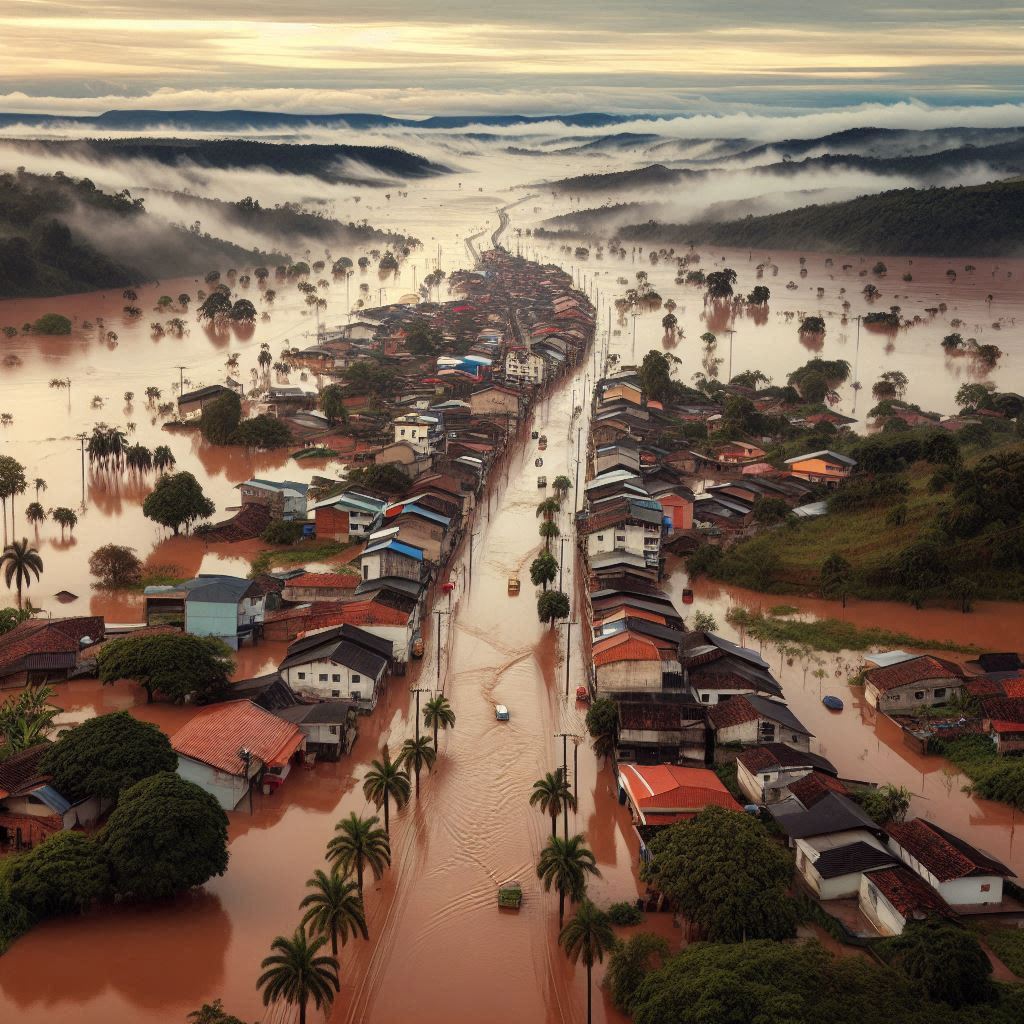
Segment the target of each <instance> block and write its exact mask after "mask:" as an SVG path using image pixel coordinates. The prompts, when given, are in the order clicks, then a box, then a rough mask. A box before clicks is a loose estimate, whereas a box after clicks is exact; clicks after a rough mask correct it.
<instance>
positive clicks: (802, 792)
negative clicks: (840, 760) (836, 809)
mask: <svg viewBox="0 0 1024 1024" xmlns="http://www.w3.org/2000/svg"><path fill="white" fill-rule="evenodd" d="M789 791H790V793H792V794H793V796H795V797H796V798H797V800H799V801H800V803H802V804H803V805H804V807H807V808H811V807H813V806H814V805H815V804H816V803H817V802H818V801H819V800H820V799H821V798H822V797H823V796H825V795H826V794H827V793H841V794H842V795H843V796H849V795H850V791H849V790H848V789H847V788H846V787H845V786H844V785H843V784H842V783H841V782H840V781H839V780H838V779H834V778H832V776H831V775H826V774H825V773H824V772H811V773H810V774H809V775H805V776H804V777H803V778H802V779H798V780H797V781H796V782H792V783H790V785H789Z"/></svg>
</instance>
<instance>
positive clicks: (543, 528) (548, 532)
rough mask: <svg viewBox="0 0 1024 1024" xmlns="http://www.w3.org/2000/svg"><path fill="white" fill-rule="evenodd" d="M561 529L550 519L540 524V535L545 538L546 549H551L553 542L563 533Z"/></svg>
mask: <svg viewBox="0 0 1024 1024" xmlns="http://www.w3.org/2000/svg"><path fill="white" fill-rule="evenodd" d="M561 532H562V531H561V530H559V528H558V524H557V523H554V522H552V521H551V520H550V519H545V520H544V522H542V523H541V524H540V535H541V537H543V538H544V550H545V551H550V550H551V542H552V541H553V540H554V539H555V538H556V537H558V536H559V535H560V534H561Z"/></svg>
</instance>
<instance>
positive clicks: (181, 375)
mask: <svg viewBox="0 0 1024 1024" xmlns="http://www.w3.org/2000/svg"><path fill="white" fill-rule="evenodd" d="M185 369H186V367H184V366H178V367H177V370H178V397H179V398H181V396H182V395H183V394H184V393H185Z"/></svg>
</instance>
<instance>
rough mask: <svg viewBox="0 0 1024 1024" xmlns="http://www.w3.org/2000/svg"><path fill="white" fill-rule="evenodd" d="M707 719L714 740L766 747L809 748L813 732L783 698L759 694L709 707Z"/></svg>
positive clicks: (740, 697) (747, 695) (731, 698)
mask: <svg viewBox="0 0 1024 1024" xmlns="http://www.w3.org/2000/svg"><path fill="white" fill-rule="evenodd" d="M708 722H709V723H710V725H711V728H712V730H713V731H714V734H715V743H716V744H720V743H741V744H743V745H744V746H748V745H749V746H763V745H764V744H765V743H785V744H786V745H787V746H791V747H796V748H797V749H798V750H810V748H811V736H812V735H813V734H812V733H811V731H810V730H809V729H808V728H807V727H806V726H805V725H803V723H802V722H801V721H800V720H799V719H798V718H797V717H796V715H794V714H793V712H792V711H790V710H789V708H788V707H787V706H786V705H785V704H783V703H782V702H781V701H776V700H768V699H767V698H766V697H762V696H760V694H756V693H747V694H741V695H740V696H737V697H730V698H729V699H728V700H727V701H722V702H720V703H718V704H715V705H714V706H713V707H711V708H708Z"/></svg>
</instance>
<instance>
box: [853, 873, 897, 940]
mask: <svg viewBox="0 0 1024 1024" xmlns="http://www.w3.org/2000/svg"><path fill="white" fill-rule="evenodd" d="M858 903H859V905H860V909H861V912H862V913H863V914H864V916H865V917H866V918H867V919H868V920H869V921H870V922H871V923H872V924H873V925H874V926H875V928H877V929H878V931H879V933H880V934H881V935H902V934H903V928H904V927H905V925H906V923H907V922H906V919H905V918H904V917H903V915H902V914H900V912H899V911H898V910H897V909H896V908H895V907H894V906H893V905H892V904H891V903H890V902H889V901H888V900H887V899H886V898H885V897H884V896H883V895H882V894H881V893H880V892H879V891H878V889H876V888H875V886H874V885H872V884H871V874H870V872H869V873H868V874H866V875H861V879H860V890H859V893H858Z"/></svg>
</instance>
